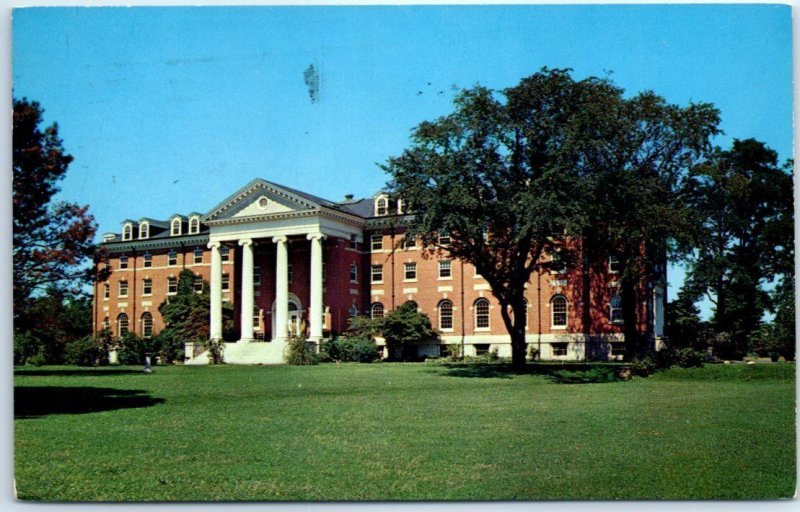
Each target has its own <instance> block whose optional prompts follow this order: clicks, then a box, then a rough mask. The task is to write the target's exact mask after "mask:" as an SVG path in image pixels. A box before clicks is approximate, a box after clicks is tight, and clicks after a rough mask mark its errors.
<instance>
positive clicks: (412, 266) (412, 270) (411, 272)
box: [403, 263, 417, 281]
mask: <svg viewBox="0 0 800 512" xmlns="http://www.w3.org/2000/svg"><path fill="white" fill-rule="evenodd" d="M403 279H405V280H406V281H416V280H417V264H416V263H406V264H405V273H404V275H403Z"/></svg>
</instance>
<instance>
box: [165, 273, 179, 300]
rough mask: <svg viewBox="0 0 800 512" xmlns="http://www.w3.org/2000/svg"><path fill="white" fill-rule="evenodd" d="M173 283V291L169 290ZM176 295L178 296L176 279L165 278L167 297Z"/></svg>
mask: <svg viewBox="0 0 800 512" xmlns="http://www.w3.org/2000/svg"><path fill="white" fill-rule="evenodd" d="M173 283H175V291H171V290H170V288H172V287H173ZM177 294H178V278H177V277H172V276H170V277H168V278H167V295H177Z"/></svg>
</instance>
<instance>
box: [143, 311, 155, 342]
mask: <svg viewBox="0 0 800 512" xmlns="http://www.w3.org/2000/svg"><path fill="white" fill-rule="evenodd" d="M152 335H153V315H151V314H150V313H148V312H144V313H142V336H144V337H145V338H149V337H150V336H152Z"/></svg>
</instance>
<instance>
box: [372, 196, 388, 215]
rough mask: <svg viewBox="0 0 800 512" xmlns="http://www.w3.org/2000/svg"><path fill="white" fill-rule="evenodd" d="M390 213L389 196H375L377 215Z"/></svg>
mask: <svg viewBox="0 0 800 512" xmlns="http://www.w3.org/2000/svg"><path fill="white" fill-rule="evenodd" d="M387 215H389V198H387V197H386V196H378V197H377V198H375V216H376V217H385V216H387Z"/></svg>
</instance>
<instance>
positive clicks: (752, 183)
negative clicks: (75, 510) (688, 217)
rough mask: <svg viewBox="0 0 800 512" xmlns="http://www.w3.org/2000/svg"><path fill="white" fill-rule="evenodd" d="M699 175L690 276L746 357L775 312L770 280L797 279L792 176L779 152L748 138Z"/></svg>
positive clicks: (716, 324)
mask: <svg viewBox="0 0 800 512" xmlns="http://www.w3.org/2000/svg"><path fill="white" fill-rule="evenodd" d="M787 168H790V167H788V166H787ZM694 178H695V180H696V189H695V190H696V197H695V204H696V208H697V210H698V212H699V214H700V218H701V219H702V223H701V226H702V231H701V237H700V243H699V244H698V247H697V250H696V251H695V253H694V257H693V258H692V260H691V265H690V268H689V277H690V279H691V280H692V281H693V282H694V283H696V285H697V286H698V287H699V289H700V290H702V291H703V292H705V293H706V294H707V295H708V297H709V299H710V300H711V301H712V303H713V304H714V316H713V318H712V323H713V326H714V329H715V330H716V331H717V332H727V333H729V334H730V335H731V336H732V338H733V343H734V345H735V346H736V347H737V349H738V353H739V355H743V353H744V352H745V351H746V349H747V346H748V338H749V337H750V336H751V335H752V333H753V332H754V331H755V330H756V329H757V328H758V327H759V325H760V323H761V319H762V317H763V315H764V312H765V311H766V310H769V309H773V304H772V300H771V297H770V294H769V293H768V291H767V290H766V289H765V284H766V283H768V282H770V281H773V280H775V279H778V280H779V281H783V282H785V283H793V277H794V216H793V201H792V176H791V174H790V172H788V171H787V170H786V169H782V168H780V166H778V163H777V154H776V153H775V151H773V150H771V149H769V148H768V147H767V146H766V145H765V144H764V143H762V142H759V141H757V140H754V139H747V140H734V142H733V146H732V147H731V149H729V150H725V151H722V150H719V149H718V150H717V151H716V152H715V153H714V154H713V155H712V156H711V157H710V158H709V159H708V160H707V161H706V162H704V163H703V164H702V165H698V166H697V167H696V169H695V172H694ZM790 288H792V286H791V285H786V286H779V287H778V289H779V290H787V289H790Z"/></svg>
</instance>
